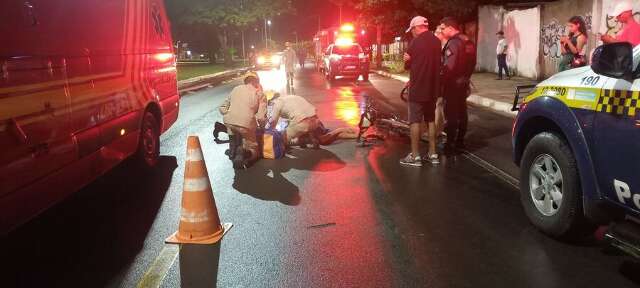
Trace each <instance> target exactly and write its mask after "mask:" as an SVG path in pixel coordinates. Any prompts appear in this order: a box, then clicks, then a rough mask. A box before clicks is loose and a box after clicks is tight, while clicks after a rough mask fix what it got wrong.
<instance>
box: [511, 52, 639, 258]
mask: <svg viewBox="0 0 640 288" xmlns="http://www.w3.org/2000/svg"><path fill="white" fill-rule="evenodd" d="M520 88H523V90H526V88H531V90H530V92H529V93H526V92H525V93H524V94H526V95H523V96H524V97H520V96H521V95H519V93H516V99H514V110H519V112H518V116H517V118H516V120H515V123H514V126H513V141H512V142H513V156H514V160H515V163H516V164H517V165H519V166H520V171H521V174H520V191H521V197H520V198H521V202H522V205H523V206H524V210H525V212H526V215H527V216H528V218H529V220H530V221H531V223H533V225H534V226H536V227H537V228H538V229H540V230H542V231H543V232H545V233H547V234H549V235H551V236H553V237H557V238H562V239H567V238H575V237H580V236H584V235H587V234H589V233H591V232H593V231H594V229H595V227H596V226H597V225H607V224H609V227H608V230H607V231H606V233H605V234H604V238H605V239H606V240H608V242H610V243H611V244H613V245H614V246H616V247H618V248H621V249H622V250H624V251H626V252H628V253H630V254H632V255H634V256H636V257H640V221H639V219H640V177H639V176H638V171H640V46H638V47H635V49H632V47H631V45H629V44H628V43H615V44H608V45H604V46H600V47H598V48H597V49H596V50H595V52H594V54H593V59H592V64H591V67H582V68H577V69H572V70H568V71H565V72H561V73H558V74H556V75H554V76H553V77H551V78H549V79H547V80H545V81H543V82H541V83H540V84H538V85H537V86H535V87H519V88H518V89H520ZM522 98H523V99H522Z"/></svg>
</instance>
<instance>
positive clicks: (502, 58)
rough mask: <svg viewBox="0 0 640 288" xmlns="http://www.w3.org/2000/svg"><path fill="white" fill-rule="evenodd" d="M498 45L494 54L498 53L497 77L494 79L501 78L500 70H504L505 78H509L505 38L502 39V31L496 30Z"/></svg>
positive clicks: (507, 46)
mask: <svg viewBox="0 0 640 288" xmlns="http://www.w3.org/2000/svg"><path fill="white" fill-rule="evenodd" d="M496 35H498V47H496V55H498V78H497V79H496V80H502V71H504V73H505V75H506V76H507V79H511V76H510V74H509V66H507V49H508V48H509V45H508V44H507V39H504V32H502V31H498V33H496Z"/></svg>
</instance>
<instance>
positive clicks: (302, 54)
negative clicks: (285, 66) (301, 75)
mask: <svg viewBox="0 0 640 288" xmlns="http://www.w3.org/2000/svg"><path fill="white" fill-rule="evenodd" d="M306 60H307V50H306V49H304V47H300V48H298V61H299V62H300V68H304V61H306Z"/></svg>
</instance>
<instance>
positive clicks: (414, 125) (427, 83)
mask: <svg viewBox="0 0 640 288" xmlns="http://www.w3.org/2000/svg"><path fill="white" fill-rule="evenodd" d="M428 25H429V24H428V22H427V18H424V17H422V16H416V17H414V18H413V19H412V20H411V24H410V26H409V29H407V33H409V32H411V34H412V35H413V37H414V39H413V41H411V44H410V45H409V48H408V50H407V53H405V54H404V60H405V68H407V69H409V70H410V72H409V79H410V80H409V96H408V99H407V100H408V103H407V104H408V106H409V107H408V108H409V111H408V112H409V123H410V130H411V153H409V155H407V156H406V157H405V158H403V159H402V160H400V164H402V165H408V166H414V167H420V166H422V157H421V156H420V146H419V143H420V134H421V132H422V125H424V124H425V122H426V123H429V127H428V128H429V154H428V156H427V158H428V161H429V162H431V164H439V163H440V159H439V157H438V154H437V152H436V130H435V125H434V123H433V122H434V120H435V110H436V101H437V99H438V96H439V94H440V87H441V86H440V71H441V70H442V58H441V50H440V48H441V47H442V46H441V44H440V40H438V38H437V37H436V36H435V35H433V33H431V32H429V26H428Z"/></svg>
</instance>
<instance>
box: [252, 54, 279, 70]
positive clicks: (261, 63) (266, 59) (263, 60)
mask: <svg viewBox="0 0 640 288" xmlns="http://www.w3.org/2000/svg"><path fill="white" fill-rule="evenodd" d="M255 61H256V62H255V63H254V66H255V68H256V69H279V68H280V65H281V64H282V52H272V51H263V52H261V53H259V54H258V56H257V57H256V60H255Z"/></svg>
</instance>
